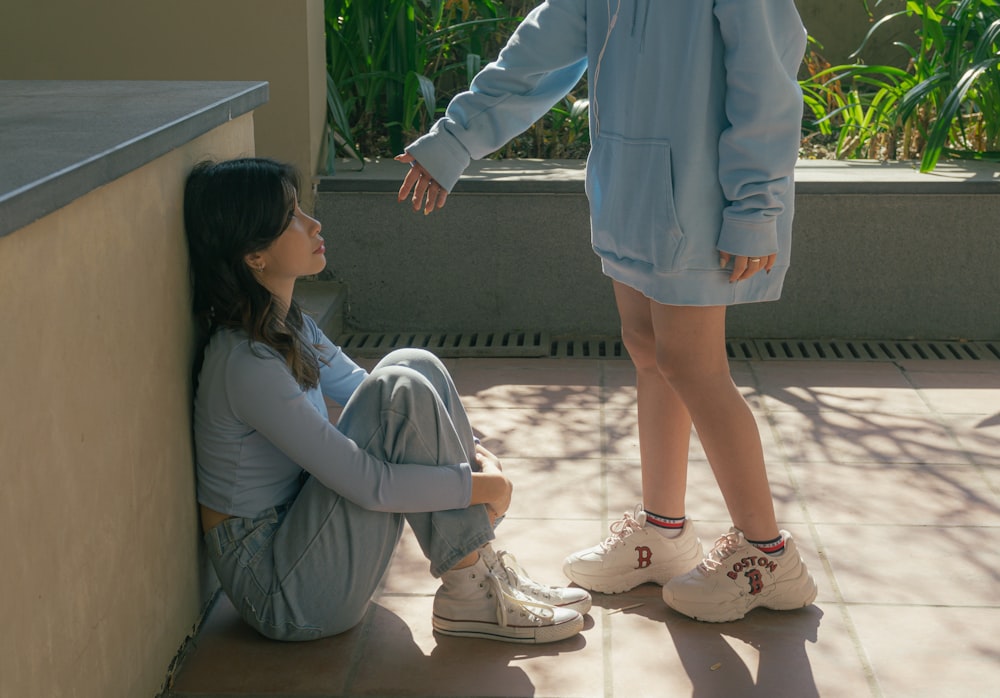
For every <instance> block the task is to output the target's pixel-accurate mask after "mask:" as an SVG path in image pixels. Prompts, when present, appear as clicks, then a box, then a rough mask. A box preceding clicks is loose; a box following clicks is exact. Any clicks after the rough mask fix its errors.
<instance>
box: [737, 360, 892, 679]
mask: <svg viewBox="0 0 1000 698" xmlns="http://www.w3.org/2000/svg"><path fill="white" fill-rule="evenodd" d="M749 369H750V374H751V375H752V377H753V382H754V389H755V390H757V391H758V392H759V391H760V386H761V382H760V376H759V375H758V373H757V370H756V367H755V366H754V365H753V364H752V362H751V365H750V367H749ZM759 409H760V410H761V412H762V416H763V417H764V423H765V424H767V426H768V429H770V430H771V435H772V437H773V438H774V439H775V441H776V443H777V444H778V450H779V452H780V454H781V455H780V459H781V467H782V470H783V471H784V473H785V476H786V477H787V478H788V480H789V482H790V483H791V486H792V491H793V492H794V493H795V499H796V501H797V502H798V505H799V509H800V511H801V512H802V517H803V519H804V522H805V526H806V528H807V529H808V531H809V537H810V538H811V539H812V543H813V546H814V547H815V549H816V553H817V555H818V556H819V559H820V562H821V564H822V565H823V573H824V575H825V576H826V578H827V581H828V582H829V583H830V586H831V587H832V588H833V593H834V598H835V601H834V606H835V607H836V608H837V611H838V613H839V614H840V618H841V621H842V622H843V623H844V627H845V628H846V629H847V635H848V637H849V638H850V641H851V644H852V646H853V647H854V652H855V655H856V657H857V659H858V662H859V663H860V664H861V670H862V673H863V674H864V677H865V680H866V682H867V683H868V688H869V690H870V691H871V695H872V698H883V696H884V692H883V691H882V687H881V685H880V684H879V681H878V677H877V675H876V674H875V667H874V665H873V663H872V661H871V658H870V657H869V656H868V652H867V650H866V649H865V646H864V643H863V642H862V640H861V635H860V633H859V632H858V629H857V626H856V625H855V624H854V618H853V617H852V616H851V614H850V611H849V609H848V608H847V606H846V604H845V603H844V594H843V592H842V590H841V588H840V584H839V582H838V581H837V577H836V574H835V573H834V570H833V566H832V565H831V564H830V559H829V555H828V554H827V552H826V548H825V546H824V544H823V541H822V539H821V537H820V535H819V530H818V529H817V528H816V524H815V522H814V521H813V519H812V514H811V512H810V511H809V503H808V501H806V498H805V497H804V496H803V494H802V489H801V487H800V486H799V482H798V478H796V476H795V473H794V472H793V471H792V468H791V465H790V462H789V458H788V451H787V449H786V448H785V444H784V440H783V439H782V437H781V434H780V431H779V429H778V427H777V423H776V420H775V418H774V415H773V414H771V411H770V409H769V408H768V406H767V403H766V401H763V400H762V401H761V406H760V408H759Z"/></svg>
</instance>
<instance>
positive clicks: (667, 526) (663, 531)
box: [643, 509, 687, 538]
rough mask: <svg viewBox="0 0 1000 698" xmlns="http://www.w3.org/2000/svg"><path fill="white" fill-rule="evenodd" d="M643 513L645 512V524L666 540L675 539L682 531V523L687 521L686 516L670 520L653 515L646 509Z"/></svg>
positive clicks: (667, 517) (666, 517)
mask: <svg viewBox="0 0 1000 698" xmlns="http://www.w3.org/2000/svg"><path fill="white" fill-rule="evenodd" d="M643 511H644V512H646V523H648V524H649V525H650V526H652V527H653V530H654V531H656V532H657V533H659V534H660V535H663V536H666V537H667V538H676V537H677V536H679V535H680V534H681V531H682V530H683V529H684V522H685V521H687V517H686V516H682V517H681V518H679V519H672V518H670V517H669V516H660V515H659V514H654V513H653V512H651V511H649V510H648V509H643Z"/></svg>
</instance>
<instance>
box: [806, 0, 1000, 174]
mask: <svg viewBox="0 0 1000 698" xmlns="http://www.w3.org/2000/svg"><path fill="white" fill-rule="evenodd" d="M863 1H864V2H865V3H866V7H867V0H863ZM881 2H882V0H878V2H876V6H877V5H880V4H881ZM900 17H910V18H915V19H917V20H918V21H919V24H920V26H919V29H918V30H917V32H916V35H917V38H918V42H917V43H916V45H914V46H910V45H908V44H905V43H899V44H897V45H899V46H901V47H902V48H904V49H905V50H906V51H907V52H908V54H909V56H910V60H909V65H908V66H907V68H906V69H905V70H902V69H899V68H895V67H892V66H887V65H865V64H864V63H858V64H854V65H838V66H829V65H826V64H824V62H823V60H822V58H821V56H820V55H819V54H818V52H817V51H815V50H813V51H810V52H809V54H808V56H807V60H806V67H807V69H808V70H809V73H810V75H809V77H808V78H807V79H805V80H803V81H802V82H801V84H802V89H803V94H804V99H805V106H806V109H807V111H809V112H810V113H811V114H812V115H813V117H814V120H813V122H812V124H811V126H812V127H813V128H814V129H816V131H815V132H816V133H818V134H821V135H824V136H836V154H837V156H838V157H847V158H850V157H862V158H865V157H867V158H879V159H896V158H900V159H909V158H915V157H919V158H920V170H921V171H922V172H929V171H931V170H933V169H934V168H935V167H936V165H937V163H938V161H939V160H940V158H941V157H942V156H943V155H949V156H953V157H964V158H977V159H1000V0H938V1H937V2H930V1H928V0H908V2H907V3H906V8H905V9H904V10H901V11H899V12H894V13H891V14H888V15H886V16H885V17H884V18H882V19H881V20H879V21H878V22H876V23H875V24H874V25H873V26H872V28H871V30H870V31H869V32H868V34H867V35H866V37H865V40H864V42H862V45H861V47H860V48H859V49H858V51H857V52H855V54H854V55H855V56H857V55H859V54H860V53H861V51H863V50H864V47H865V44H867V42H868V40H869V39H870V38H871V36H872V35H873V34H874V33H875V32H877V31H878V30H879V28H880V27H882V26H884V25H885V24H886V23H888V22H892V21H896V20H897V18H900Z"/></svg>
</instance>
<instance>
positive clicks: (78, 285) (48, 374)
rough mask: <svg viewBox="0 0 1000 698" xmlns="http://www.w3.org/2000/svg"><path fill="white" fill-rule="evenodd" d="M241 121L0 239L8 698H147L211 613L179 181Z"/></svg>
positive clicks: (218, 150) (1, 671)
mask: <svg viewBox="0 0 1000 698" xmlns="http://www.w3.org/2000/svg"><path fill="white" fill-rule="evenodd" d="M252 153H253V117H252V116H251V115H246V116H243V117H240V118H238V119H236V120H234V121H231V122H229V123H227V124H225V125H223V126H220V127H218V128H216V129H214V130H213V131H211V132H209V133H208V134H206V135H204V136H202V137H200V138H198V139H196V140H195V141H192V142H191V143H189V144H187V145H186V146H184V147H182V148H180V149H178V150H175V151H172V152H170V153H169V154H167V155H164V156H162V157H160V158H158V159H157V160H154V161H153V162H151V163H149V164H148V165H145V166H144V167H142V168H140V169H138V170H136V171H134V172H132V173H130V174H128V175H126V176H124V177H122V178H120V179H118V180H115V181H113V182H111V183H109V184H107V185H105V186H103V187H100V188H98V189H97V190H95V191H92V192H91V193H89V194H87V195H86V196H84V197H82V198H80V199H77V200H76V201H74V202H73V203H71V204H69V205H67V206H65V207H64V208H62V209H60V210H58V211H56V212H54V213H52V214H50V215H48V216H46V217H44V218H42V219H40V220H38V221H36V222H35V223H32V224H31V225H29V226H26V227H25V228H22V229H20V230H18V231H15V232H14V233H12V234H10V235H7V236H6V237H2V238H0V328H2V329H0V336H2V337H3V342H2V349H0V382H2V384H0V476H2V485H0V531H3V535H2V536H0V560H2V563H0V566H2V569H3V572H2V573H0V604H2V613H0V617H2V618H3V624H4V632H3V633H0V696H11V697H13V696H25V697H27V696H45V697H46V698H53V697H56V696H69V695H73V696H94V697H95V698H96V697H98V696H100V697H101V698H106V697H109V696H123V697H125V696H128V697H129V698H131V697H133V696H134V697H139V696H153V695H155V694H156V693H157V691H158V690H159V688H160V686H161V683H162V682H163V679H164V676H166V674H167V669H168V666H169V664H170V662H171V660H172V659H173V657H174V656H175V655H176V652H177V650H178V648H179V647H180V646H181V644H182V643H183V641H184V639H185V637H186V636H187V635H188V633H190V631H191V630H192V627H193V625H194V624H195V623H196V622H197V620H198V617H199V614H200V613H201V610H202V607H203V604H204V603H205V601H206V600H207V599H206V598H205V588H206V580H205V579H204V578H203V573H202V571H201V567H200V563H199V550H198V546H199V538H200V536H199V532H198V520H197V505H196V503H195V497H194V470H193V466H192V454H191V441H190V402H191V389H190V366H189V363H190V357H191V342H192V330H191V315H190V309H189V293H188V277H187V252H186V246H185V241H184V231H183V221H182V209H181V204H182V193H183V180H184V175H185V174H186V172H187V171H188V170H189V169H190V167H191V165H192V164H193V163H194V162H195V161H197V160H199V159H202V158H204V157H209V156H210V157H215V158H224V157H232V156H236V155H240V154H252Z"/></svg>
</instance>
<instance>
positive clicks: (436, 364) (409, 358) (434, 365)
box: [373, 347, 447, 377]
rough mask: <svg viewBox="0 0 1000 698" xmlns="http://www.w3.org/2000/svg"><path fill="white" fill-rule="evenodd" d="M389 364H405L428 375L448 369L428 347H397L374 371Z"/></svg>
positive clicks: (441, 372)
mask: <svg viewBox="0 0 1000 698" xmlns="http://www.w3.org/2000/svg"><path fill="white" fill-rule="evenodd" d="M389 366H405V367H406V368H410V369H413V370H414V371H417V372H418V373H422V374H423V375H425V376H428V377H431V376H433V375H438V374H444V373H447V369H445V367H444V364H443V363H441V359H439V358H438V357H436V356H435V355H434V354H432V353H431V352H429V351H427V350H426V349H417V348H413V347H408V348H405V349H396V350H394V351H391V352H389V353H388V354H386V355H385V358H383V359H382V360H381V361H379V362H378V365H376V366H375V368H374V369H373V372H374V371H378V370H379V369H382V368H386V367H389Z"/></svg>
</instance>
